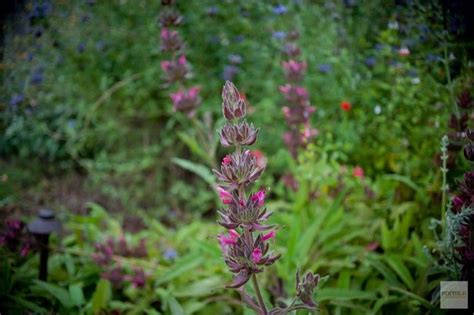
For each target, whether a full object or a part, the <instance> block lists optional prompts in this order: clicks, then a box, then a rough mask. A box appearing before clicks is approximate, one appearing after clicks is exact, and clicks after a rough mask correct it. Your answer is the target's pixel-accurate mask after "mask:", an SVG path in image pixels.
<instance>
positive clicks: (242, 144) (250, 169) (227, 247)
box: [214, 81, 319, 315]
mask: <svg viewBox="0 0 474 315" xmlns="http://www.w3.org/2000/svg"><path fill="white" fill-rule="evenodd" d="M222 99H223V102H222V113H223V116H224V118H225V119H226V121H227V122H226V124H225V125H224V127H223V128H222V129H221V130H220V132H219V135H220V140H221V144H222V145H223V146H225V147H231V146H232V147H234V148H235V151H234V152H233V153H230V154H228V155H226V156H225V157H224V158H223V160H222V163H221V166H220V168H219V169H218V170H214V174H215V175H216V177H217V179H218V181H219V183H218V186H217V192H218V194H219V197H220V199H221V201H222V203H223V205H224V206H223V208H222V209H220V210H219V211H218V213H219V216H220V219H219V221H218V223H219V224H220V225H221V226H223V227H224V228H226V229H227V230H228V232H227V233H224V234H221V235H219V236H218V240H219V243H220V246H221V252H222V255H223V258H224V261H225V263H226V265H227V266H228V267H229V270H230V271H231V272H232V273H234V279H233V282H232V283H231V284H230V285H228V287H229V288H235V289H238V291H239V293H240V294H241V296H242V300H243V301H244V302H245V303H246V304H247V305H248V306H249V307H250V308H252V309H254V310H255V311H256V312H257V313H258V314H265V315H266V314H277V313H278V312H279V313H281V314H286V313H288V312H289V311H290V308H288V309H280V308H275V309H273V310H271V311H269V312H268V311H267V309H266V306H265V303H264V301H263V298H262V296H261V293H260V289H259V287H258V281H257V278H256V275H257V274H258V273H261V272H262V271H263V270H264V268H265V267H266V266H270V265H272V264H273V263H275V262H276V261H277V260H278V259H279V258H280V254H276V253H273V252H272V251H271V250H270V243H269V242H270V240H272V239H274V238H275V236H276V227H275V226H274V225H268V224H266V221H267V219H268V218H269V217H270V215H271V212H269V211H267V208H266V207H265V197H266V196H265V189H260V190H258V191H256V192H253V193H252V192H249V191H248V190H249V186H250V185H251V184H253V183H255V182H256V181H257V180H258V179H259V177H260V176H261V175H262V173H263V171H264V169H265V166H266V165H265V163H262V160H261V159H260V160H259V159H258V156H257V155H256V154H255V153H253V152H252V151H250V150H247V149H246V147H247V146H250V145H253V144H254V143H255V142H256V140H257V137H258V132H259V130H258V129H256V128H255V127H254V126H253V125H252V124H248V123H247V122H246V121H245V120H244V118H245V115H246V103H245V100H244V99H243V98H242V96H241V95H240V93H239V91H238V90H237V88H236V87H235V86H234V85H233V84H232V83H231V82H229V81H227V82H226V83H225V85H224V88H223V91H222ZM311 275H312V274H311ZM307 277H309V276H307ZM314 277H319V276H314ZM250 279H252V284H253V285H254V292H255V294H256V299H255V298H254V297H252V296H250V295H249V294H248V293H247V292H246V291H245V288H244V285H245V284H246V283H247V282H248V281H249V280H250ZM305 279H306V277H305ZM310 280H311V281H310ZM305 281H306V282H301V284H298V285H299V289H298V290H299V291H298V292H299V293H297V294H298V295H297V297H295V301H296V299H299V300H301V301H302V304H298V306H297V307H296V308H307V309H311V308H313V307H314V306H315V304H314V302H313V301H312V294H313V289H314V288H315V287H316V285H317V280H316V281H315V280H314V279H309V278H308V280H305ZM298 283H300V281H299V280H298ZM295 305H297V304H294V303H292V305H291V310H293V309H296V308H295ZM285 310H286V312H285Z"/></svg>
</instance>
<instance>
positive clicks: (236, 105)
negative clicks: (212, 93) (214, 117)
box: [222, 81, 247, 120]
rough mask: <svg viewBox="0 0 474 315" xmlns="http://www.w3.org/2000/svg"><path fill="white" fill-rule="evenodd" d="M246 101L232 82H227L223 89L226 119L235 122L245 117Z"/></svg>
mask: <svg viewBox="0 0 474 315" xmlns="http://www.w3.org/2000/svg"><path fill="white" fill-rule="evenodd" d="M246 107H247V105H246V103H245V100H244V99H243V98H242V97H241V96H240V93H239V91H238V90H237V88H236V87H235V85H234V84H232V82H230V81H227V82H226V83H225V85H224V88H223V89H222V113H223V114H224V117H225V119H227V120H234V119H239V118H243V117H245V114H246V112H247V109H246Z"/></svg>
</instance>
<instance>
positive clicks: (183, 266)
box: [156, 254, 204, 285]
mask: <svg viewBox="0 0 474 315" xmlns="http://www.w3.org/2000/svg"><path fill="white" fill-rule="evenodd" d="M203 262H204V257H202V256H200V255H198V254H193V255H188V256H186V257H184V258H183V259H181V260H180V261H178V262H176V263H175V264H174V265H173V267H172V268H171V269H170V270H168V271H167V272H166V273H165V274H164V275H163V276H162V272H161V271H160V273H159V275H157V276H161V277H160V278H158V281H157V282H156V284H157V285H160V284H162V283H165V282H168V281H170V280H172V279H174V278H176V277H179V276H181V275H183V274H185V273H186V272H187V271H190V270H193V269H195V268H197V267H198V266H199V265H201V264H202V263H203Z"/></svg>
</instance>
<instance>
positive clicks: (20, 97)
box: [8, 94, 25, 107]
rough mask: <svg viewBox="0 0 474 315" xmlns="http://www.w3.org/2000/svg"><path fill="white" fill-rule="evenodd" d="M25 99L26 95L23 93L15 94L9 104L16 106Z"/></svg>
mask: <svg viewBox="0 0 474 315" xmlns="http://www.w3.org/2000/svg"><path fill="white" fill-rule="evenodd" d="M24 100H25V97H24V96H23V95H22V94H15V95H13V97H12V98H11V99H10V101H9V102H8V104H9V105H10V106H11V107H16V106H17V105H18V104H19V103H21V102H23V101H24Z"/></svg>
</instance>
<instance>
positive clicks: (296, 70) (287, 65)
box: [282, 60, 307, 82]
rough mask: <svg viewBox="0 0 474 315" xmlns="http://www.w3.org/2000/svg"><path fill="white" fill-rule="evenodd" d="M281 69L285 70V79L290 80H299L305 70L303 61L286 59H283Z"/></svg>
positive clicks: (305, 66)
mask: <svg viewBox="0 0 474 315" xmlns="http://www.w3.org/2000/svg"><path fill="white" fill-rule="evenodd" d="M282 65H283V70H284V71H285V76H286V79H287V80H288V81H290V82H300V81H301V80H303V76H304V73H305V72H306V68H307V65H306V62H305V61H301V62H298V61H295V60H288V61H283V63H282Z"/></svg>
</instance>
